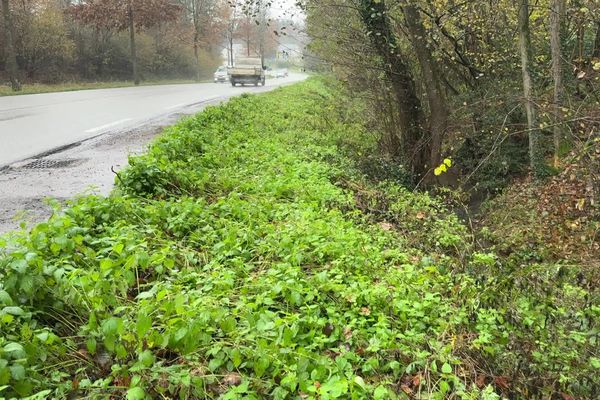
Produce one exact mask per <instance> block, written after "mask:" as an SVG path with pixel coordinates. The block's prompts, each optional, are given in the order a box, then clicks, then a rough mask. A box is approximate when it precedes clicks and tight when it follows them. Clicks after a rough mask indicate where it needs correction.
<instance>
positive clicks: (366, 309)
mask: <svg viewBox="0 0 600 400" xmlns="http://www.w3.org/2000/svg"><path fill="white" fill-rule="evenodd" d="M360 314H361V315H365V316H367V317H368V316H369V315H371V310H370V309H369V307H361V309H360Z"/></svg>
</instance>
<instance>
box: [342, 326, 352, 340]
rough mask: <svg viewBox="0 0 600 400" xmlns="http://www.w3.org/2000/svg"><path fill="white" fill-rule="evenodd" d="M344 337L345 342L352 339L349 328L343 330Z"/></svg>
mask: <svg viewBox="0 0 600 400" xmlns="http://www.w3.org/2000/svg"><path fill="white" fill-rule="evenodd" d="M344 337H345V338H346V340H350V339H351V338H352V329H350V327H349V326H347V327H345V328H344Z"/></svg>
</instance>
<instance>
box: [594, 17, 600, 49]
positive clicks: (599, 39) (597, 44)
mask: <svg viewBox="0 0 600 400" xmlns="http://www.w3.org/2000/svg"><path fill="white" fill-rule="evenodd" d="M592 57H594V58H600V21H598V22H596V39H595V40H594V51H593V53H592Z"/></svg>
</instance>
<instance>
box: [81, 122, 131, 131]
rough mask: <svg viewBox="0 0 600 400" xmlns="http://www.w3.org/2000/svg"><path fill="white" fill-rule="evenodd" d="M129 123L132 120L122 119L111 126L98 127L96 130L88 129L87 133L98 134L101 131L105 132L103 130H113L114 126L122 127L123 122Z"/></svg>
mask: <svg viewBox="0 0 600 400" xmlns="http://www.w3.org/2000/svg"><path fill="white" fill-rule="evenodd" d="M127 121H131V118H125V119H120V120H118V121H115V122H111V123H110V124H106V125H102V126H98V127H96V128H92V129H88V130H87V131H85V133H96V132H100V131H103V130H105V129H108V128H112V127H113V126H117V125H120V124H122V123H123V122H127Z"/></svg>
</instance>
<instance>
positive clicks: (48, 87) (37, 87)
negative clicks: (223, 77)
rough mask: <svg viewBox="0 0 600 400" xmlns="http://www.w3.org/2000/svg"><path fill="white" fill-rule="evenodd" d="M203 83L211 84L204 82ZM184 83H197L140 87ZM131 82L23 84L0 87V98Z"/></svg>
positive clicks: (160, 82) (159, 82)
mask: <svg viewBox="0 0 600 400" xmlns="http://www.w3.org/2000/svg"><path fill="white" fill-rule="evenodd" d="M203 82H212V81H208V80H205V81H203ZM184 83H198V82H196V81H194V80H192V79H171V80H157V81H144V82H142V83H141V84H140V85H141V86H154V85H176V84H184ZM133 86H135V85H134V84H133V82H128V81H108V82H72V83H57V84H43V83H34V84H30V85H28V84H25V85H23V88H22V90H21V91H19V92H14V91H12V89H11V88H10V86H3V85H0V96H19V95H23V94H39V93H55V92H72V91H75V90H90V89H111V88H122V87H133Z"/></svg>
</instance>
